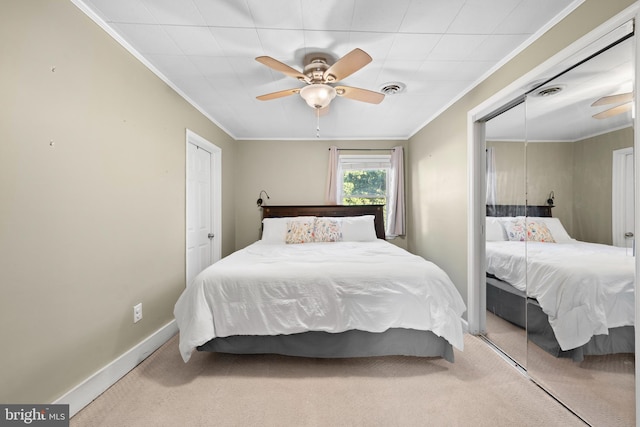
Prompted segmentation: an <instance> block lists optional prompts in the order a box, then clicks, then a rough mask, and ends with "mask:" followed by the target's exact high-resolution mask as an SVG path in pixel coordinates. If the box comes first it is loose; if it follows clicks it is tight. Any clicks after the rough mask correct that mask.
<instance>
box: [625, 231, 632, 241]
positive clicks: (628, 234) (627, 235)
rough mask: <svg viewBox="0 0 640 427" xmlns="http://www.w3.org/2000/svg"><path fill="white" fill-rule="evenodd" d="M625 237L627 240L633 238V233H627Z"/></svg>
mask: <svg viewBox="0 0 640 427" xmlns="http://www.w3.org/2000/svg"><path fill="white" fill-rule="evenodd" d="M624 237H626V238H627V239H629V238H631V237H633V233H632V232H630V231H627V232H626V233H624Z"/></svg>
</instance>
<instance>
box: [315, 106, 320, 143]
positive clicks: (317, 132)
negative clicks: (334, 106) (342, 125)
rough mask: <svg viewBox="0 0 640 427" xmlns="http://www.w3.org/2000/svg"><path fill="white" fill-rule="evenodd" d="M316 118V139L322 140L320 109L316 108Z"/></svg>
mask: <svg viewBox="0 0 640 427" xmlns="http://www.w3.org/2000/svg"><path fill="white" fill-rule="evenodd" d="M316 118H317V125H316V138H320V109H319V108H316Z"/></svg>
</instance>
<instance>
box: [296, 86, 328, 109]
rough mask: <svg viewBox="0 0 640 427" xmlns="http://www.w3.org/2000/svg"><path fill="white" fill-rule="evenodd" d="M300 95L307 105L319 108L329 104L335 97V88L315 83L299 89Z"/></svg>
mask: <svg viewBox="0 0 640 427" xmlns="http://www.w3.org/2000/svg"><path fill="white" fill-rule="evenodd" d="M300 96H301V97H302V98H303V99H304V100H305V102H306V103H307V105H309V107H311V108H315V109H321V108H325V107H326V106H327V105H329V103H331V101H332V100H333V98H335V97H336V90H335V88H333V87H332V86H329V85H325V84H319V83H317V84H312V85H309V86H305V87H303V88H302V89H300Z"/></svg>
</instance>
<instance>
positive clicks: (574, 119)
mask: <svg viewBox="0 0 640 427" xmlns="http://www.w3.org/2000/svg"><path fill="white" fill-rule="evenodd" d="M627 28H629V31H631V26H627V25H624V26H622V27H620V29H619V31H614V32H612V33H611V37H603V39H602V40H599V41H598V42H596V43H594V45H592V47H591V48H590V49H588V50H589V52H587V53H586V54H585V55H587V58H590V59H588V60H587V61H584V62H582V59H584V58H582V55H579V56H580V59H581V61H579V62H578V63H577V64H576V62H575V61H577V60H578V58H575V59H571V60H569V61H568V62H569V64H561V65H560V66H559V67H558V68H557V69H553V70H551V71H549V72H547V76H546V78H550V77H553V75H555V74H556V73H558V74H560V75H559V76H558V77H556V78H554V79H552V80H550V81H548V82H546V83H542V81H538V82H537V85H541V86H540V87H539V88H538V89H536V90H533V91H532V92H531V94H530V95H529V96H527V98H526V102H525V103H522V104H520V105H519V106H517V107H515V108H512V109H511V110H509V111H507V112H505V113H503V114H501V115H499V116H498V117H496V118H494V119H492V120H489V121H488V122H487V128H486V135H487V139H491V140H494V141H495V140H498V141H499V140H502V141H524V140H527V141H530V142H545V141H568V142H573V141H578V140H582V139H585V138H588V137H592V136H596V135H600V134H602V133H606V132H610V131H612V130H616V129H622V128H625V127H629V126H631V125H632V120H633V117H632V110H628V111H625V112H624V113H622V114H616V115H614V116H611V117H608V118H605V119H596V118H594V117H593V116H594V115H595V114H597V113H600V112H603V111H605V110H607V109H610V108H613V107H616V106H617V105H619V104H621V102H617V103H614V104H609V105H601V106H592V104H593V103H594V101H596V100H598V99H599V98H601V97H606V96H609V95H618V94H622V93H626V92H631V91H633V86H634V84H633V82H634V61H633V58H634V55H633V50H634V45H633V43H634V40H633V38H626V39H624V40H623V41H621V42H618V40H619V37H621V36H622V37H624V36H626V35H627V34H628V31H627ZM611 43H614V44H613V46H611V47H608V46H609V45H610V44H611ZM605 49H606V50H605ZM600 50H603V51H602V52H600ZM590 51H594V52H600V53H599V54H597V55H595V53H591V52H590ZM592 55H595V56H593V57H591V56H592ZM567 65H570V66H571V67H567ZM538 77H543V76H538ZM550 87H560V88H562V90H561V91H560V92H557V93H556V94H554V95H551V96H536V94H537V93H538V92H540V91H542V90H544V89H547V88H550ZM525 123H526V124H525Z"/></svg>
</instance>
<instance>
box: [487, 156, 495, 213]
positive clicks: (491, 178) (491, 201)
mask: <svg viewBox="0 0 640 427" xmlns="http://www.w3.org/2000/svg"><path fill="white" fill-rule="evenodd" d="M496 186H497V185H496V154H495V152H494V150H493V147H489V148H487V205H495V204H496Z"/></svg>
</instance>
